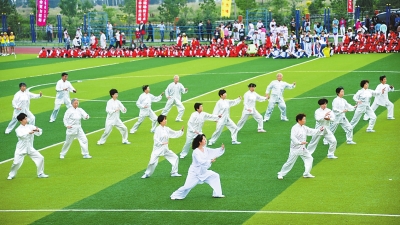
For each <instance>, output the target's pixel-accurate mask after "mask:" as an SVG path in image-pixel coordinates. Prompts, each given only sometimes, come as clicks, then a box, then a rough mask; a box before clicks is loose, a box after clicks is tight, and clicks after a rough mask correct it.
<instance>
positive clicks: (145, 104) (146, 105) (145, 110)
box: [130, 85, 164, 134]
mask: <svg viewBox="0 0 400 225" xmlns="http://www.w3.org/2000/svg"><path fill="white" fill-rule="evenodd" d="M142 89H143V93H142V94H141V95H140V96H139V99H138V100H137V101H136V106H137V107H138V108H139V109H140V112H139V119H138V121H137V122H136V123H135V124H134V125H133V127H132V128H131V130H130V133H131V134H134V133H135V132H136V131H137V129H138V128H139V126H140V124H142V122H143V120H144V118H146V117H149V118H150V120H151V122H152V126H151V130H150V132H154V130H155V129H156V126H157V116H156V114H155V113H154V112H153V110H152V109H151V103H152V102H158V101H160V100H161V98H162V96H163V94H164V92H162V93H161V94H160V95H159V96H157V97H155V96H154V95H152V94H150V86H149V85H143V87H142Z"/></svg>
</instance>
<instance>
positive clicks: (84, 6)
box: [78, 0, 94, 14]
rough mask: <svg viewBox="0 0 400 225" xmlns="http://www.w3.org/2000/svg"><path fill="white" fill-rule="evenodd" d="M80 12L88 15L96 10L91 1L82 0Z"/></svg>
mask: <svg viewBox="0 0 400 225" xmlns="http://www.w3.org/2000/svg"><path fill="white" fill-rule="evenodd" d="M78 6H79V10H80V12H81V13H82V14H86V13H88V12H90V11H92V10H93V9H94V5H93V4H92V2H90V1H89V0H82V2H80V3H78Z"/></svg>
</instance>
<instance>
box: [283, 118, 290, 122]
mask: <svg viewBox="0 0 400 225" xmlns="http://www.w3.org/2000/svg"><path fill="white" fill-rule="evenodd" d="M281 120H282V121H289V120H288V118H283V119H281Z"/></svg>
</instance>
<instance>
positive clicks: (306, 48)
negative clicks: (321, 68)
mask: <svg viewBox="0 0 400 225" xmlns="http://www.w3.org/2000/svg"><path fill="white" fill-rule="evenodd" d="M304 51H305V52H306V54H307V55H308V56H311V55H312V50H311V42H309V43H308V42H304Z"/></svg>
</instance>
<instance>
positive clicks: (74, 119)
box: [60, 98, 92, 159]
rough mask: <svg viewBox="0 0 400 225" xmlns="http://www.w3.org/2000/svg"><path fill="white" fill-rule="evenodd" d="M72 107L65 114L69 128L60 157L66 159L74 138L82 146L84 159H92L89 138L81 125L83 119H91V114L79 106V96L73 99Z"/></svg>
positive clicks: (65, 123)
mask: <svg viewBox="0 0 400 225" xmlns="http://www.w3.org/2000/svg"><path fill="white" fill-rule="evenodd" d="M71 104H72V107H70V108H69V109H67V111H66V112H65V114H64V126H65V127H66V128H67V131H66V138H65V143H64V145H63V147H62V149H61V153H60V159H64V157H65V155H66V154H67V152H68V150H69V148H70V147H71V144H72V142H73V141H74V139H75V138H76V139H78V141H79V144H80V146H81V153H82V155H83V158H84V159H91V158H92V156H91V155H89V147H88V139H87V137H86V134H85V132H83V129H82V126H81V120H82V119H83V120H87V119H89V115H88V114H87V113H86V112H85V111H84V110H83V109H82V108H79V107H78V106H79V101H78V99H77V98H74V99H72V100H71Z"/></svg>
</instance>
